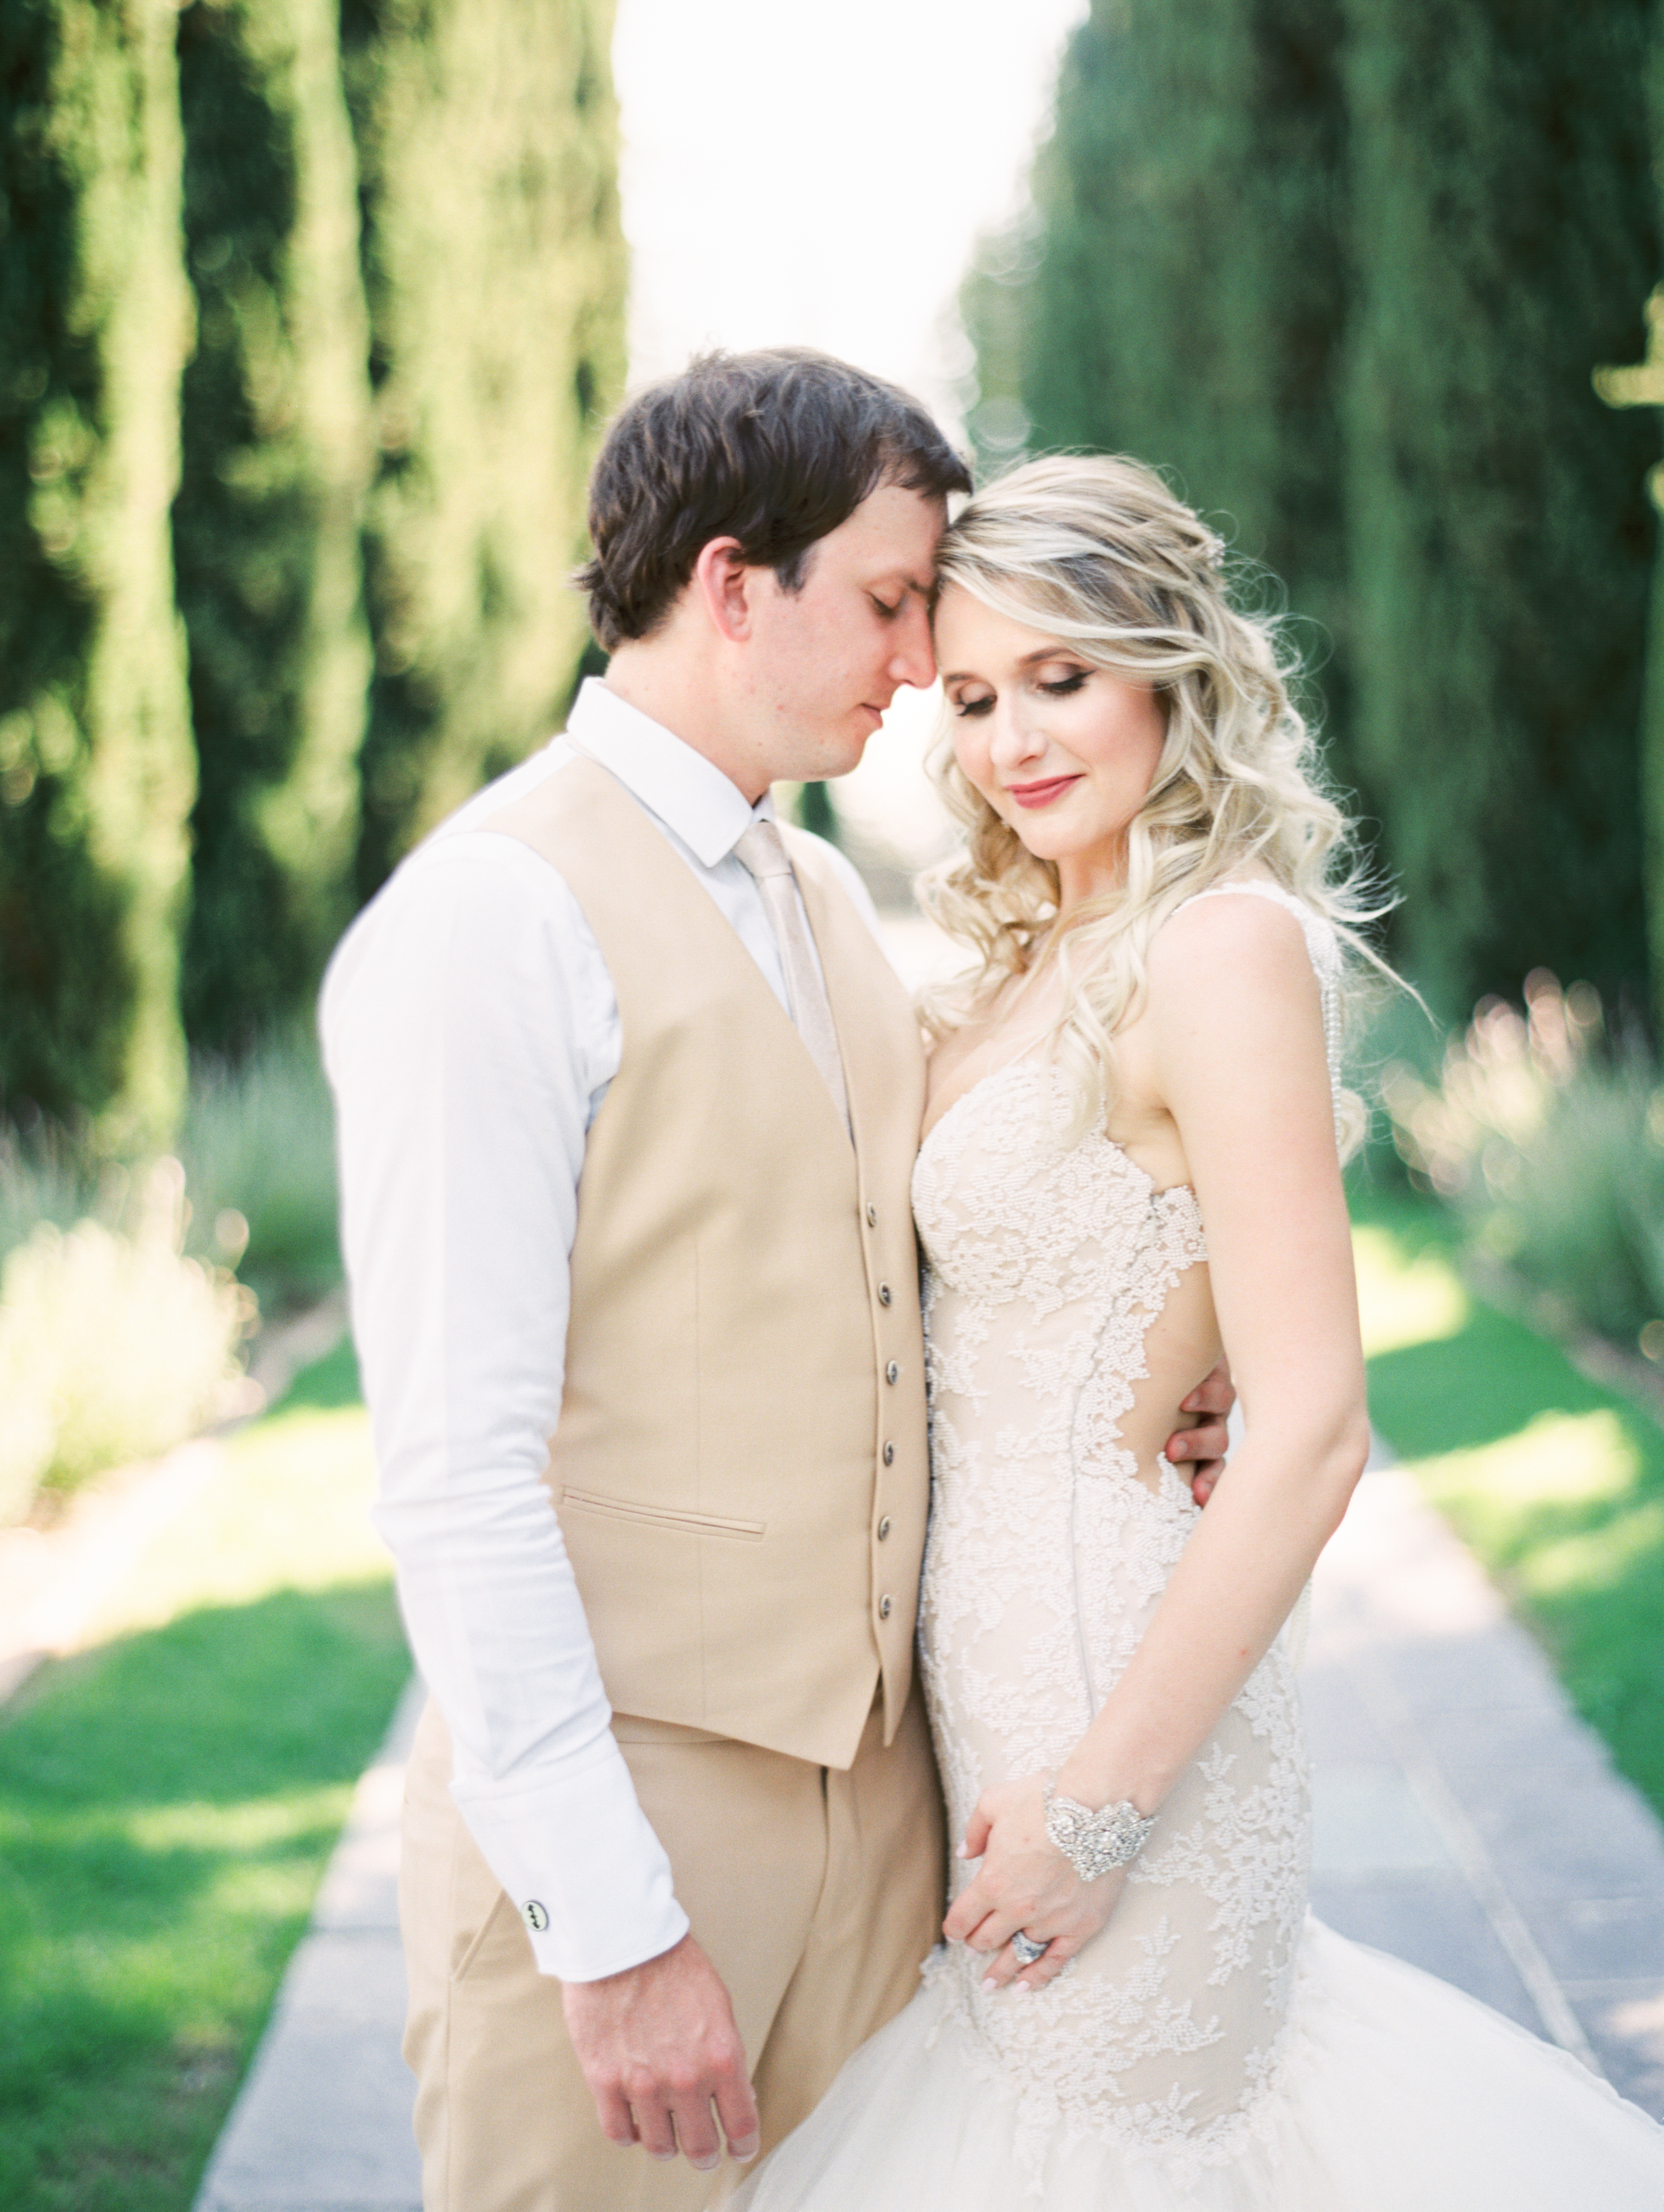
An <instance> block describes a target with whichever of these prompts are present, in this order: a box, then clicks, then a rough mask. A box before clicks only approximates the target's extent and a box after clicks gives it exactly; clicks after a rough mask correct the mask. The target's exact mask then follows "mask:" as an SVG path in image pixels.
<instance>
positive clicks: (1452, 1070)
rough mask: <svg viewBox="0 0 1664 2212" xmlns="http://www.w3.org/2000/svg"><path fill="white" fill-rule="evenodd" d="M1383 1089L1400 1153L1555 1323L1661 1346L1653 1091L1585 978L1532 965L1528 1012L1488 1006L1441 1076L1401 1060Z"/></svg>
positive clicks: (1648, 1072)
mask: <svg viewBox="0 0 1664 2212" xmlns="http://www.w3.org/2000/svg"><path fill="white" fill-rule="evenodd" d="M1382 1096H1383V1098H1384V1100H1385V1103H1386V1105H1387V1109H1388V1113H1389V1114H1390V1115H1391V1116H1392V1120H1393V1126H1394V1139H1395V1141H1396V1144H1397V1146H1398V1149H1399V1152H1400V1155H1401V1157H1402V1158H1404V1159H1405V1160H1406V1162H1407V1163H1408V1164H1409V1165H1410V1167H1411V1168H1412V1170H1416V1171H1418V1173H1420V1174H1422V1175H1424V1176H1425V1177H1426V1178H1427V1180H1428V1181H1429V1182H1430V1183H1431V1184H1432V1186H1433V1188H1434V1189H1435V1190H1436V1192H1437V1193H1438V1194H1440V1196H1441V1197H1442V1198H1444V1199H1446V1200H1448V1201H1449V1202H1450V1204H1451V1205H1452V1206H1454V1208H1455V1209H1456V1211H1457V1212H1458V1213H1459V1214H1460V1215H1461V1217H1462V1218H1464V1219H1465V1220H1466V1222H1467V1225H1468V1227H1469V1230H1470V1231H1471V1233H1472V1236H1473V1241H1474V1243H1475V1244H1476V1246H1477V1248H1478V1249H1479V1251H1481V1252H1482V1253H1485V1254H1486V1255H1490V1256H1491V1258H1493V1259H1494V1260H1497V1261H1502V1262H1503V1264H1505V1265H1506V1266H1508V1267H1511V1268H1512V1269H1513V1270H1514V1271H1515V1273H1516V1274H1518V1275H1519V1276H1521V1278H1523V1279H1525V1280H1526V1281H1527V1282H1528V1283H1530V1284H1531V1285H1533V1286H1534V1287H1535V1288H1537V1289H1538V1290H1540V1291H1543V1292H1545V1293H1546V1294H1547V1296H1548V1297H1549V1298H1550V1299H1551V1300H1552V1301H1553V1309H1554V1310H1555V1311H1556V1312H1557V1314H1558V1318H1560V1319H1562V1320H1564V1319H1570V1318H1572V1317H1576V1319H1578V1320H1581V1321H1582V1322H1584V1323H1585V1324H1586V1325H1588V1327H1591V1328H1595V1329H1598V1330H1600V1332H1601V1333H1602V1334H1606V1335H1608V1336H1612V1337H1617V1338H1627V1339H1629V1340H1631V1341H1633V1340H1634V1339H1635V1337H1636V1335H1637V1332H1638V1333H1639V1334H1640V1335H1641V1338H1642V1341H1643V1349H1646V1350H1647V1351H1648V1352H1649V1353H1650V1352H1655V1350H1657V1349H1664V1342H1655V1332H1656V1333H1657V1337H1658V1338H1659V1339H1664V1330H1661V1329H1660V1328H1659V1325H1658V1323H1657V1321H1656V1318H1655V1317H1656V1316H1658V1315H1659V1314H1661V1313H1664V1091H1661V1089H1660V1088H1659V1084H1658V1076H1657V1072H1656V1070H1655V1067H1654V1066H1653V1064H1652V1062H1651V1060H1649V1058H1648V1056H1647V1055H1646V1054H1645V1053H1644V1052H1643V1049H1642V1048H1640V1046H1639V1045H1638V1044H1636V1043H1634V1042H1631V1041H1627V1040H1625V1039H1623V1038H1618V1039H1616V1040H1613V1039H1611V1038H1609V1037H1608V1036H1607V1035H1606V1020H1605V1017H1604V1014H1603V1012H1602V1009H1601V1005H1600V998H1599V995H1598V994H1596V993H1595V992H1594V990H1593V989H1592V988H1591V987H1590V986H1589V985H1588V984H1587V983H1574V984H1573V985H1572V986H1571V987H1570V990H1567V991H1564V992H1563V991H1562V989H1561V987H1560V986H1559V984H1558V982H1557V981H1555V979H1554V977H1553V976H1552V975H1550V974H1549V973H1548V971H1547V970H1546V969H1536V970H1534V971H1533V974H1532V975H1530V976H1529V977H1527V982H1526V1004H1525V1010H1524V1012H1521V1011H1520V1010H1519V1009H1518V1008H1516V1007H1515V1006H1509V1005H1508V1004H1506V1003H1505V1002H1504V1001H1503V1000H1498V999H1491V1000H1485V1001H1484V1002H1483V1003H1482V1004H1481V1006H1479V1009H1478V1011H1477V1012H1476V1013H1475V1015H1474V1018H1473V1023H1472V1024H1471V1025H1470V1026H1469V1028H1468V1030H1467V1034H1466V1036H1463V1037H1462V1038H1461V1039H1460V1040H1453V1041H1452V1042H1451V1043H1450V1045H1449V1046H1448V1048H1447V1050H1446V1053H1445V1056H1444V1064H1443V1066H1442V1069H1441V1070H1440V1072H1439V1074H1438V1076H1437V1077H1436V1079H1434V1080H1432V1081H1428V1080H1426V1079H1424V1078H1423V1077H1421V1076H1419V1075H1418V1074H1417V1073H1415V1072H1414V1071H1413V1070H1412V1068H1411V1067H1409V1066H1407V1065H1406V1063H1405V1062H1404V1061H1402V1060H1398V1061H1394V1062H1393V1063H1391V1064H1390V1065H1389V1066H1388V1067H1387V1069H1386V1070H1385V1072H1384V1073H1383V1077H1382Z"/></svg>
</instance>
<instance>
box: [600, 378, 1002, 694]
mask: <svg viewBox="0 0 1664 2212" xmlns="http://www.w3.org/2000/svg"><path fill="white" fill-rule="evenodd" d="M884 483H890V484H896V485H899V486H900V487H901V488H902V489H903V490H905V491H916V492H921V493H923V494H924V495H926V497H930V498H936V499H941V498H945V497H946V495H947V494H948V493H949V492H950V491H969V489H970V488H971V484H970V475H969V471H968V470H967V469H966V467H965V465H964V463H963V461H962V460H961V459H960V458H959V456H958V454H957V453H955V452H954V450H953V448H952V447H951V446H950V445H949V444H948V442H947V440H946V439H945V438H944V436H943V435H942V433H941V432H940V431H939V430H938V428H937V427H936V425H935V423H934V422H932V421H931V419H930V416H928V415H927V414H926V412H925V410H924V409H923V408H922V407H921V406H920V404H919V403H918V401H917V400H916V399H910V398H908V395H907V393H906V392H901V391H898V390H897V389H896V386H894V385H893V384H886V383H884V381H883V380H882V379H880V378H878V377H876V376H869V375H868V374H866V373H865V370H863V369H859V368H851V367H850V366H849V364H848V362H841V361H835V360H833V359H832V357H831V356H830V355H829V354H822V353H811V352H810V351H807V350H806V349H799V348H797V347H781V348H779V349H774V350H771V351H768V352H766V353H742V354H725V353H709V354H705V355H702V356H701V357H700V358H699V359H698V360H697V361H695V362H691V363H690V364H689V367H688V368H686V369H685V370H684V371H683V374H681V375H680V376H674V377H671V378H669V379H668V380H666V381H665V383H663V384H656V385H654V386H653V387H652V388H651V390H649V391H647V392H641V393H640V394H639V395H638V396H637V397H636V398H634V399H632V400H631V401H630V402H629V404H628V405H627V406H626V407H624V408H623V409H622V411H621V412H620V413H619V415H618V416H616V419H615V421H614V422H613V424H612V427H611V428H610V430H609V431H608V433H607V435H606V441H605V443H604V445H603V446H602V448H601V452H600V456H599V459H598V460H597V461H596V464H595V471H594V474H593V475H592V477H591V479H590V489H589V534H590V542H591V544H592V546H593V548H594V551H593V554H592V558H591V559H590V560H589V561H588V562H586V565H585V566H584V567H583V568H580V570H579V572H578V574H577V577H576V582H577V584H578V587H579V589H580V591H583V592H587V593H588V595H589V618H590V622H591V624H592V627H593V629H594V631H595V635H596V636H597V638H598V640H599V641H600V642H601V644H602V645H603V646H604V647H606V648H607V650H608V651H609V652H610V651H611V650H612V648H613V647H615V646H617V645H621V644H622V643H623V641H625V639H627V638H640V637H647V636H649V635H651V634H652V632H653V630H654V629H657V628H658V626H659V623H661V622H662V621H663V620H664V618H665V615H666V614H667V613H668V612H669V611H670V609H671V605H673V604H674V602H675V600H676V599H677V596H678V594H679V593H680V592H681V591H682V590H683V586H685V585H686V583H687V582H688V580H689V577H690V576H691V575H692V574H693V572H694V564H695V562H696V561H697V560H698V558H699V555H700V550H701V547H703V546H706V545H708V544H710V542H711V540H712V539H713V538H738V541H739V546H740V551H741V555H742V557H743V558H744V560H745V561H746V562H747V563H748V564H749V565H750V566H752V567H755V568H772V569H773V570H774V574H775V575H776V576H777V577H778V578H779V579H780V583H781V585H782V586H784V587H785V589H786V590H787V591H790V592H795V591H799V590H800V589H801V588H802V586H803V582H804V579H805V575H806V574H807V573H808V555H809V550H810V548H811V546H812V545H813V544H814V543H815V541H816V540H817V538H824V537H825V536H826V534H827V532H829V531H832V530H835V529H836V528H837V527H838V526H839V524H840V523H841V522H847V520H848V519H849V517H850V516H851V515H852V514H853V513H854V512H855V509H856V508H857V507H859V505H860V503H861V501H863V500H864V499H865V497H866V496H867V495H868V494H869V493H870V492H872V491H876V490H877V489H878V486H879V485H880V484H884Z"/></svg>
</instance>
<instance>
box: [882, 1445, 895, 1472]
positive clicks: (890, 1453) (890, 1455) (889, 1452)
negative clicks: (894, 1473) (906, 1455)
mask: <svg viewBox="0 0 1664 2212" xmlns="http://www.w3.org/2000/svg"><path fill="white" fill-rule="evenodd" d="M895 1464H896V1447H895V1445H894V1444H886V1445H885V1446H884V1465H885V1466H886V1467H894V1466H895Z"/></svg>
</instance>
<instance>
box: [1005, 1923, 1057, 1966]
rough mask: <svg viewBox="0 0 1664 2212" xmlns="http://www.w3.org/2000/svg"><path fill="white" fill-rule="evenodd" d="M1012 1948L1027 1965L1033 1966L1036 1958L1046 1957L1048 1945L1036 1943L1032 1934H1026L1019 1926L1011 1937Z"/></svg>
mask: <svg viewBox="0 0 1664 2212" xmlns="http://www.w3.org/2000/svg"><path fill="white" fill-rule="evenodd" d="M1011 1948H1012V1950H1013V1951H1015V1952H1016V1954H1017V1957H1018V1959H1019V1960H1021V1961H1022V1963H1023V1965H1024V1966H1033V1964H1034V1962H1035V1960H1036V1959H1043V1958H1044V1957H1045V1955H1046V1951H1047V1948H1048V1945H1047V1944H1046V1943H1036V1942H1035V1939H1034V1937H1033V1936H1027V1935H1025V1934H1024V1933H1023V1930H1022V1929H1020V1928H1019V1929H1017V1933H1016V1935H1015V1936H1012V1938H1011Z"/></svg>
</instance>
